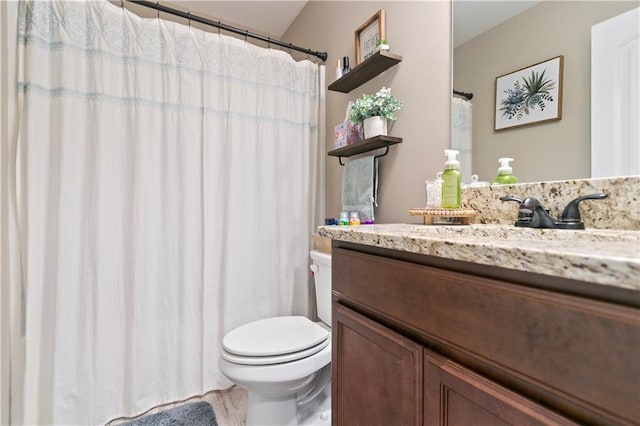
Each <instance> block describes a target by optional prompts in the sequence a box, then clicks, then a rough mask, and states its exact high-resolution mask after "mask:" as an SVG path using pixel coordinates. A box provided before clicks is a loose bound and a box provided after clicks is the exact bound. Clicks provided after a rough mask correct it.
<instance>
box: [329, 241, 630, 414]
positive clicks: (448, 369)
mask: <svg viewBox="0 0 640 426" xmlns="http://www.w3.org/2000/svg"><path fill="white" fill-rule="evenodd" d="M528 280H530V281H531V282H530V283H529V284H528V283H527V281H528ZM541 283H543V284H541ZM577 284H578V283H577V282H574V281H569V280H563V279H558V280H557V281H556V280H555V279H553V282H547V281H544V280H542V281H541V280H540V276H534V275H530V274H527V273H513V272H509V271H507V270H504V269H501V268H496V267H481V266H478V265H477V264H470V263H465V262H457V261H446V260H444V259H440V258H436V257H433V256H424V255H415V254H408V253H404V252H399V251H395V250H386V249H380V248H375V247H369V246H362V245H358V244H353V243H346V242H340V241H335V240H334V242H333V250H332V286H333V330H332V333H333V359H332V368H333V381H332V386H333V388H332V398H333V399H332V415H333V419H332V420H333V424H334V425H338V426H340V425H345V426H357V425H396V424H397V425H420V424H424V425H464V426H466V425H485V424H492V425H502V424H512V425H521V424H640V314H639V313H640V309H638V306H637V304H636V302H637V295H636V293H622V295H623V296H629V297H630V298H631V299H629V300H630V301H632V302H633V303H631V305H625V304H624V303H618V302H612V301H611V300H594V298H593V297H592V294H593V293H594V292H595V293H597V292H598V291H599V289H595V290H594V289H593V288H589V287H590V286H593V284H589V283H579V284H580V285H578V286H577V287H576V285H577ZM541 286H542V287H545V288H540V287H541ZM582 286H585V287H584V288H585V292H586V293H589V294H590V296H589V297H586V296H583V295H579V294H567V293H570V292H573V293H575V290H576V289H577V288H578V289H579V288H582ZM556 287H557V288H559V289H562V291H557V292H556V291H552V290H551V289H553V288H556ZM569 290H571V291H569ZM614 293H615V291H614ZM605 296H606V295H605ZM619 296H620V294H617V295H615V296H614V298H619ZM604 298H605V299H606V298H607V297H604ZM621 299H622V300H626V299H625V298H624V297H622V298H621Z"/></svg>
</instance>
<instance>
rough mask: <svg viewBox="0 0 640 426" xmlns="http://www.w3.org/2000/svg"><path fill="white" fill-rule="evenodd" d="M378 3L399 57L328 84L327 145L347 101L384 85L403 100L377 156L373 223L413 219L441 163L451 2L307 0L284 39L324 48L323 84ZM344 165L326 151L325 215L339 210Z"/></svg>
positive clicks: (352, 45) (351, 48)
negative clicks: (364, 74) (350, 80)
mask: <svg viewBox="0 0 640 426" xmlns="http://www.w3.org/2000/svg"><path fill="white" fill-rule="evenodd" d="M378 9H384V11H385V14H386V36H387V40H388V41H389V44H390V46H391V52H393V53H396V54H399V55H401V56H402V57H403V61H402V62H400V63H399V64H398V65H397V66H395V67H393V68H391V69H389V70H388V71H386V72H385V73H383V74H381V75H379V76H378V77H376V78H374V79H373V80H371V81H369V82H368V83H365V84H364V85H362V86H360V87H358V88H357V89H354V90H353V91H352V92H350V93H348V94H343V93H339V92H333V91H328V92H327V108H326V113H327V124H326V134H327V138H326V150H327V151H330V150H331V149H333V128H334V126H335V125H337V124H339V123H341V122H342V121H343V120H344V114H345V108H346V106H347V103H348V101H350V100H355V99H357V98H358V97H360V96H361V95H362V94H363V93H374V92H376V91H377V90H379V89H380V88H381V87H382V86H387V87H390V88H391V89H392V91H393V93H394V94H395V95H396V96H397V97H398V98H399V99H400V100H402V101H403V102H404V108H403V109H402V110H401V111H399V112H398V113H397V117H398V120H397V121H396V123H395V124H394V126H393V129H392V130H391V131H390V133H389V134H390V135H392V136H398V137H401V138H402V139H403V141H402V143H401V144H399V145H394V146H392V147H391V148H390V149H389V154H388V155H387V156H386V157H383V158H381V159H380V160H379V172H380V186H379V204H380V205H379V207H378V208H377V209H376V222H377V223H391V222H416V223H417V222H419V220H417V219H415V218H414V217H411V216H409V214H408V210H409V209H410V208H412V207H424V205H425V196H424V181H425V179H427V178H429V177H435V174H436V172H438V171H440V170H441V169H442V168H443V167H444V161H445V158H444V152H443V150H444V149H445V148H448V147H449V135H450V131H449V121H450V94H451V74H450V73H451V67H450V61H451V53H450V52H451V41H450V30H451V23H450V22H451V5H450V2H449V1H427V2H425V1H417V2H407V1H388V2H360V1H353V2H347V1H311V2H309V3H308V4H307V5H306V6H305V8H304V9H303V10H302V12H301V13H300V15H299V16H298V18H297V19H296V20H295V21H294V22H293V24H292V25H291V26H290V27H289V29H288V31H287V32H286V33H285V35H284V37H283V39H284V40H287V41H291V42H293V43H295V44H297V45H300V46H305V47H309V48H312V49H314V50H325V51H327V52H328V54H329V58H328V59H327V61H326V66H327V73H326V76H327V78H326V80H327V85H329V84H330V83H332V82H333V81H334V80H335V78H334V77H335V68H336V61H337V60H338V59H340V58H342V57H343V56H345V55H348V56H349V58H350V61H351V63H352V68H353V67H354V65H355V42H354V34H353V32H354V30H355V29H356V28H357V27H359V26H360V25H361V24H362V23H363V22H365V21H366V20H367V19H368V18H369V17H371V16H372V15H373V14H374V13H375V12H376V11H377V10H378ZM341 187H342V167H341V166H340V165H339V164H338V159H337V158H336V157H329V156H327V157H326V199H327V202H326V216H328V217H336V218H337V217H338V215H339V213H340V210H341V207H342V201H341Z"/></svg>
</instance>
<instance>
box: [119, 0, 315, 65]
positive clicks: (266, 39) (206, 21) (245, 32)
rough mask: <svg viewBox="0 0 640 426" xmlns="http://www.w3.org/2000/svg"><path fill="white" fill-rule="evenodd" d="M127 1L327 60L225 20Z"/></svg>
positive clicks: (137, 0) (310, 51)
mask: <svg viewBox="0 0 640 426" xmlns="http://www.w3.org/2000/svg"><path fill="white" fill-rule="evenodd" d="M127 1H129V2H131V3H135V4H139V5H140V6H145V7H148V8H151V9H156V10H157V11H158V13H160V12H164V13H168V14H170V15H175V16H179V17H181V18H184V19H187V20H190V21H195V22H200V23H201V24H205V25H210V26H212V27H216V28H220V29H223V30H225V31H229V32H232V33H236V34H240V35H243V36H245V37H251V38H255V39H257V40H261V41H264V42H267V43H268V44H275V45H277V46H281V47H285V48H287V49H291V50H296V51H298V52H303V53H306V54H308V55H313V56H316V57H318V58H320V59H322V60H323V61H326V60H327V52H317V51H315V50H311V49H305V48H304V47H300V46H296V45H294V44H291V43H285V42H284V41H280V40H276V39H272V38H271V37H265V36H263V35H260V34H255V33H252V32H249V31H248V30H243V29H241V28H236V27H232V26H231V25H227V24H225V23H224V22H220V21H212V20H210V19H207V18H203V17H202V16H197V15H192V14H191V12H183V11H181V10H177V9H172V8H170V7H167V6H162V5H161V4H160V3H154V2H151V1H145V0H127Z"/></svg>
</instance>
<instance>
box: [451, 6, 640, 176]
mask: <svg viewBox="0 0 640 426" xmlns="http://www.w3.org/2000/svg"><path fill="white" fill-rule="evenodd" d="M637 6H638V3H637V2H636V1H633V2H631V1H625V2H613V1H580V2H577V1H565V2H555V1H553V2H552V1H545V2H543V3H541V4H539V5H537V6H534V7H532V8H531V9H529V10H527V11H526V12H524V13H523V14H521V15H518V16H516V17H515V18H513V19H511V20H509V21H507V22H505V23H503V24H502V25H500V26H498V27H496V28H494V29H492V30H490V31H487V32H486V33H484V34H482V35H480V36H478V37H476V38H474V39H472V40H470V41H468V42H467V43H465V44H463V45H461V46H459V47H457V48H456V49H455V50H454V74H453V79H454V83H453V85H454V87H455V88H456V89H457V90H462V91H465V92H472V93H473V94H474V98H473V101H472V102H473V172H474V173H477V174H478V175H479V176H480V179H481V180H491V179H493V177H494V176H495V175H496V171H497V168H498V158H499V157H512V158H514V159H515V161H514V162H513V170H514V174H515V175H516V176H517V177H518V178H519V179H520V181H522V182H528V181H542V180H563V179H573V178H588V177H590V175H591V153H590V151H591V136H590V135H591V124H590V123H591V119H590V116H591V107H590V104H591V89H590V87H591V73H590V67H591V66H590V61H591V54H590V51H591V26H592V25H594V24H596V23H598V22H601V21H604V20H606V19H609V18H611V17H613V16H615V15H618V14H620V13H622V12H624V11H626V10H629V9H632V8H633V7H637ZM558 55H563V56H564V81H563V106H562V120H560V121H553V122H549V123H543V124H538V125H532V126H527V127H521V128H514V129H509V130H503V131H500V132H495V131H494V130H493V122H494V121H493V120H494V112H493V111H494V102H495V94H494V85H495V78H496V77H497V76H500V75H504V74H507V73H509V72H512V71H515V70H518V69H521V68H524V67H527V66H529V65H532V64H535V63H538V62H541V61H544V60H546V59H549V58H552V57H555V56H558Z"/></svg>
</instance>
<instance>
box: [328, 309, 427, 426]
mask: <svg viewBox="0 0 640 426" xmlns="http://www.w3.org/2000/svg"><path fill="white" fill-rule="evenodd" d="M333 319H334V323H333V327H332V333H333V339H334V340H333V358H332V367H333V378H332V386H333V389H332V401H331V406H332V409H331V411H332V416H333V419H332V424H334V425H337V426H341V425H343V426H360V425H362V426H376V425H380V426H383V425H384V426H391V425H402V426H419V425H421V424H422V380H423V370H422V367H423V359H422V346H420V345H418V344H417V343H414V342H412V341H411V340H409V339H407V338H405V337H403V336H401V335H399V334H398V333H395V332H393V331H391V330H389V329H388V328H386V327H383V326H382V325H380V324H378V323H376V322H374V321H372V320H370V319H368V318H366V317H364V316H362V315H360V314H358V313H356V312H354V311H352V310H351V309H349V308H346V307H344V306H342V305H339V304H337V303H334V305H333Z"/></svg>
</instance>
